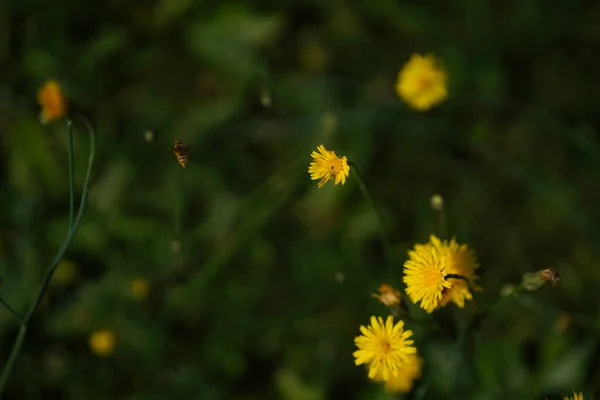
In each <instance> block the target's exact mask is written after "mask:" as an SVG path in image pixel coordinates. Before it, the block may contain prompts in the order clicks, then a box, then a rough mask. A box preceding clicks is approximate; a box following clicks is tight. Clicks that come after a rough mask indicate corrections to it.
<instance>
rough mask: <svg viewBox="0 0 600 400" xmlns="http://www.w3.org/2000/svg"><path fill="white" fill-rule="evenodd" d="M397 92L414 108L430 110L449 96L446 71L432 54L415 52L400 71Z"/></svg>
mask: <svg viewBox="0 0 600 400" xmlns="http://www.w3.org/2000/svg"><path fill="white" fill-rule="evenodd" d="M396 93H398V96H400V97H401V98H402V99H403V100H404V101H405V102H406V103H408V104H409V105H410V106H411V107H413V108H414V109H416V110H419V111H426V110H429V109H430V108H431V107H433V106H435V105H437V104H439V103H441V102H442V101H443V100H444V99H445V98H446V97H447V96H448V89H447V75H446V71H445V70H444V68H443V67H442V66H440V65H439V63H438V61H437V60H436V58H435V57H434V56H433V55H432V54H428V55H425V56H423V55H421V54H413V55H412V56H411V57H410V60H409V61H408V62H407V63H406V64H404V66H403V67H402V69H401V70H400V72H399V73H398V81H397V83H396Z"/></svg>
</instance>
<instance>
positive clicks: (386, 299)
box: [371, 283, 401, 307]
mask: <svg viewBox="0 0 600 400" xmlns="http://www.w3.org/2000/svg"><path fill="white" fill-rule="evenodd" d="M378 290H379V294H377V293H373V294H372V295H371V296H372V297H374V298H376V299H378V300H379V301H380V302H382V303H383V304H384V305H386V306H388V307H392V306H395V305H398V304H400V296H401V294H400V291H399V290H398V289H394V288H393V287H392V286H391V285H388V284H387V283H384V284H383V285H381V286H380V287H379V289H378Z"/></svg>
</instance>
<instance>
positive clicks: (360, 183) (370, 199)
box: [349, 162, 394, 260]
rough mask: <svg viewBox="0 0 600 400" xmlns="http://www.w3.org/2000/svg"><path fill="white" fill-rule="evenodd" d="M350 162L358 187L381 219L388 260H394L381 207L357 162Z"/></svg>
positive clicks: (382, 237) (380, 228) (380, 229)
mask: <svg viewBox="0 0 600 400" xmlns="http://www.w3.org/2000/svg"><path fill="white" fill-rule="evenodd" d="M349 164H350V166H351V167H352V168H353V169H354V171H353V173H352V175H353V176H355V177H356V181H357V182H358V187H359V189H360V191H361V193H362V195H363V197H364V198H365V200H366V202H367V203H368V204H369V206H370V207H371V208H372V209H373V211H375V214H376V215H377V218H378V219H379V233H380V235H381V240H382V242H383V246H384V249H385V253H386V255H387V257H388V260H392V258H393V255H394V253H393V251H392V244H391V241H390V238H389V234H388V231H387V229H386V225H385V218H384V217H383V214H382V212H381V209H380V208H379V207H377V205H376V204H375V201H374V200H373V197H372V196H371V193H369V190H368V189H367V186H366V185H365V181H364V180H363V178H362V176H361V173H360V171H359V169H358V167H357V166H356V164H354V163H352V162H350V163H349Z"/></svg>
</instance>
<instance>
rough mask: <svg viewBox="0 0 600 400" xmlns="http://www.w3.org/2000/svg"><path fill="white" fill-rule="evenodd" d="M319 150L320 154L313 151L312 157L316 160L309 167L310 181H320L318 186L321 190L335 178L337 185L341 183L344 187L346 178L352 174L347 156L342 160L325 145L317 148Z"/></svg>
mask: <svg viewBox="0 0 600 400" xmlns="http://www.w3.org/2000/svg"><path fill="white" fill-rule="evenodd" d="M317 150H318V151H319V152H318V153H317V152H316V151H313V152H312V154H311V155H310V156H311V157H312V158H313V159H314V161H312V162H311V163H310V166H309V167H308V173H309V174H310V179H312V180H316V179H320V181H319V184H318V185H317V186H318V187H319V188H321V187H323V185H325V184H326V183H327V181H328V180H330V179H333V178H334V177H335V184H336V185H337V184H339V183H340V182H341V183H342V185H343V184H344V183H346V177H347V176H348V174H349V173H350V166H349V165H348V160H347V159H346V156H344V157H341V158H340V157H338V156H337V155H336V154H335V152H334V151H329V150H327V149H326V148H325V146H323V145H320V146H319V147H317Z"/></svg>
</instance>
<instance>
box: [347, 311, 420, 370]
mask: <svg viewBox="0 0 600 400" xmlns="http://www.w3.org/2000/svg"><path fill="white" fill-rule="evenodd" d="M360 332H361V333H362V335H361V336H357V337H356V338H354V343H355V344H356V347H358V350H356V351H355V352H354V353H353V355H354V358H355V359H356V360H355V361H354V362H355V364H356V365H361V364H367V365H368V367H369V378H371V379H374V378H375V377H380V378H381V380H383V381H388V380H390V379H391V378H392V377H397V376H398V373H399V371H400V369H401V368H402V367H403V366H404V365H405V364H407V363H410V362H411V360H412V359H411V358H410V356H411V355H412V354H415V353H416V352H417V349H416V348H415V347H413V344H414V341H412V340H408V338H410V337H411V336H412V334H413V333H412V331H410V330H406V331H405V330H404V322H403V321H398V322H397V323H396V324H395V325H394V317H392V316H388V317H387V320H386V321H385V323H384V322H383V319H382V318H381V317H371V325H369V326H368V327H365V326H361V327H360Z"/></svg>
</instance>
